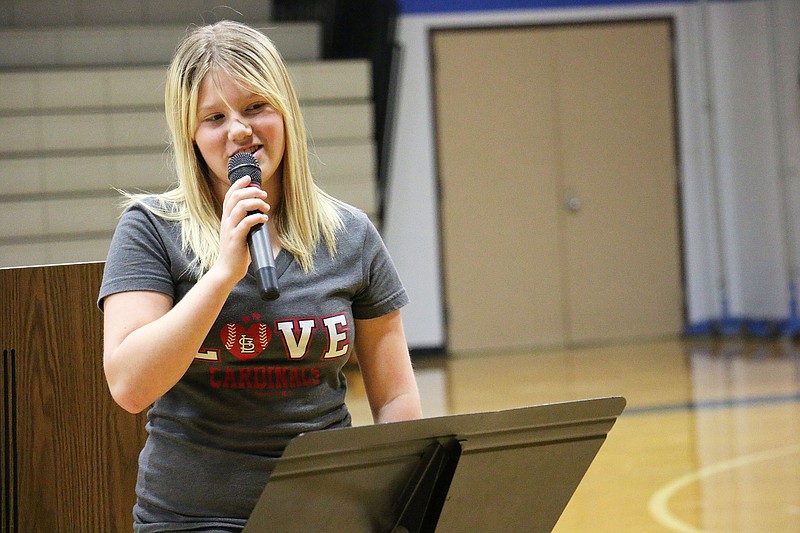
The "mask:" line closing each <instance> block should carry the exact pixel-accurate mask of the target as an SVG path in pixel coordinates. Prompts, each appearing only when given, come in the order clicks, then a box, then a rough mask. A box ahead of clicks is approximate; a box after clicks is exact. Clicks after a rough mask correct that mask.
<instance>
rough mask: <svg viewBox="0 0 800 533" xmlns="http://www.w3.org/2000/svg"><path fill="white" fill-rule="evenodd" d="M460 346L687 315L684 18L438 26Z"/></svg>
mask: <svg viewBox="0 0 800 533" xmlns="http://www.w3.org/2000/svg"><path fill="white" fill-rule="evenodd" d="M433 53H434V62H433V70H434V73H433V76H434V84H435V113H436V128H437V150H438V153H437V155H438V163H439V179H440V187H441V199H440V208H441V221H442V256H443V257H442V259H443V268H444V287H445V300H446V306H447V313H448V314H447V336H448V348H449V349H451V350H453V351H456V352H458V351H466V350H486V349H509V348H516V347H529V346H542V345H565V344H572V343H579V342H594V341H601V340H624V339H630V338H639V337H648V336H657V335H664V334H675V333H677V332H678V331H679V330H680V328H681V325H682V303H683V293H682V285H681V275H680V274H681V268H680V250H679V231H678V200H677V180H676V176H675V154H674V146H675V141H674V129H673V114H674V109H673V95H672V83H673V80H672V59H671V31H670V23H669V22H668V21H662V20H659V21H644V22H629V23H628V22H626V23H608V24H587V25H568V26H544V27H525V28H513V27H512V28H495V29H477V30H445V31H438V32H436V33H435V34H434V36H433Z"/></svg>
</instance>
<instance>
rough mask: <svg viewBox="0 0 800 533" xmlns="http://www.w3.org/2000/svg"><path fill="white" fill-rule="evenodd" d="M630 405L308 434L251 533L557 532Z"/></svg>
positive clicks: (257, 512) (544, 408) (580, 404)
mask: <svg viewBox="0 0 800 533" xmlns="http://www.w3.org/2000/svg"><path fill="white" fill-rule="evenodd" d="M624 408H625V399H624V398H622V397H610V398H596V399H589V400H581V401H574V402H564V403H555V404H547V405H538V406H533V407H524V408H518V409H508V410H502V411H492V412H481V413H472V414H464V415H452V416H443V417H437V418H426V419H422V420H413V421H408V422H397V423H392V424H382V425H372V426H361V427H354V428H345V429H335V430H330V431H320V432H314V433H307V434H303V435H300V436H298V437H297V438H295V439H294V440H292V441H291V442H290V443H289V446H287V448H286V450H285V452H284V454H283V456H282V457H281V459H280V461H278V463H277V465H276V467H275V470H274V471H273V473H272V476H271V477H270V481H269V483H267V486H266V487H265V488H264V492H263V493H262V495H261V498H260V499H259V501H258V502H257V504H256V506H255V508H254V509H253V512H252V514H251V516H250V519H249V520H248V523H247V526H246V527H245V529H244V533H272V532H276V533H277V532H280V533H295V532H296V533H301V532H303V533H305V532H309V531H320V532H326V533H331V532H333V533H338V532H342V533H362V532H363V533H373V532H374V533H384V532H386V533H428V532H433V531H436V532H437V533H447V532H454V533H462V532H467V531H478V532H481V533H494V532H497V533H500V532H502V533H509V532H515V531H519V532H525V533H530V532H538V531H551V530H552V529H553V527H554V526H555V524H556V522H557V521H558V519H559V517H560V516H561V513H562V512H563V510H564V508H565V507H566V505H567V503H568V502H569V500H570V498H572V494H573V493H574V491H575V489H576V488H577V487H578V484H579V483H580V481H581V479H582V478H583V476H584V474H585V473H586V470H587V469H588V468H589V465H590V464H591V462H592V461H593V460H594V457H595V456H596V455H597V452H598V451H599V449H600V446H602V444H603V442H604V441H605V438H606V435H607V433H608V431H609V430H610V429H611V427H612V426H613V425H614V423H615V422H616V419H617V417H618V416H619V415H620V414H621V413H622V410H623V409H624Z"/></svg>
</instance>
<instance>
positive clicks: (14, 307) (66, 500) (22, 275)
mask: <svg viewBox="0 0 800 533" xmlns="http://www.w3.org/2000/svg"><path fill="white" fill-rule="evenodd" d="M101 277H102V263H89V264H80V265H62V266H52V267H37V268H22V269H6V270H0V290H2V292H3V294H4V295H6V296H7V299H6V301H7V302H8V305H7V306H4V307H5V309H4V312H3V314H2V323H1V324H0V332H2V333H0V335H2V337H0V345H2V347H3V348H4V350H13V351H14V353H15V354H16V357H15V366H16V368H15V373H14V376H13V379H14V380H15V383H16V402H15V405H14V406H13V408H14V414H15V420H16V442H14V443H12V444H13V448H12V450H11V451H12V452H14V453H15V455H16V456H15V457H14V458H13V459H14V461H11V462H13V463H14V464H15V468H16V474H17V477H16V479H15V480H14V485H15V486H14V487H12V489H13V490H14V491H15V493H16V495H17V508H16V509H13V510H11V512H13V513H16V516H17V517H18V524H17V527H18V529H19V531H26V532H27V531H47V532H50V531H59V532H69V531H76V532H78V531H80V532H85V531H125V530H130V529H131V521H132V519H131V507H132V505H133V502H134V486H135V480H136V468H137V467H136V460H137V456H138V452H139V450H140V449H141V446H142V444H143V442H144V437H145V434H144V423H145V421H144V415H139V416H133V415H130V414H128V413H126V412H124V411H123V410H122V409H120V408H119V407H118V406H117V405H116V404H115V403H114V402H113V400H112V399H111V396H110V394H109V393H108V389H107V386H106V382H105V378H104V376H103V369H102V315H101V313H100V311H99V310H98V309H97V308H96V306H95V298H96V296H97V291H98V288H99V286H100V280H101ZM6 373H8V368H7V365H4V374H6ZM10 378H11V377H10V376H4V379H3V382H4V383H5V382H6V381H8V380H9V379H10ZM4 445H5V441H4ZM8 455H12V454H11V453H10V452H7V451H5V450H4V453H3V456H4V457H6V456H8ZM4 466H6V465H5V462H4ZM5 476H6V475H5V473H4V478H5Z"/></svg>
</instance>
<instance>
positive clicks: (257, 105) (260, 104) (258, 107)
mask: <svg viewBox="0 0 800 533" xmlns="http://www.w3.org/2000/svg"><path fill="white" fill-rule="evenodd" d="M266 105H267V104H265V103H264V102H256V103H254V104H250V107H249V108H248V109H249V110H250V111H259V110H261V109H263V108H264V107H266Z"/></svg>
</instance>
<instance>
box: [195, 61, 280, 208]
mask: <svg viewBox="0 0 800 533" xmlns="http://www.w3.org/2000/svg"><path fill="white" fill-rule="evenodd" d="M213 74H216V75H213ZM197 119H198V124H199V125H198V127H197V130H196V131H195V134H194V142H195V144H196V145H197V149H198V150H199V151H200V155H202V157H203V160H204V161H205V162H206V165H207V166H208V169H209V171H210V173H211V180H212V186H213V188H214V193H215V194H216V196H217V198H218V199H219V201H220V203H222V200H223V198H224V197H225V193H226V192H227V190H228V188H229V187H230V181H228V159H230V157H231V156H232V155H233V154H236V153H238V152H249V153H251V154H253V156H254V157H255V158H256V160H258V164H259V166H260V167H261V173H262V188H264V189H266V190H267V191H268V192H272V193H273V194H274V193H277V192H278V191H280V181H281V170H282V166H281V163H282V161H283V153H284V149H285V147H286V144H285V138H284V124H283V116H282V115H281V114H280V113H279V112H278V111H277V110H276V109H275V108H274V107H272V106H271V105H270V104H269V103H268V102H267V100H266V99H265V98H263V97H261V96H259V95H257V94H255V93H253V92H250V91H249V90H247V89H244V88H242V87H241V86H240V85H238V84H237V83H236V82H235V81H234V80H233V79H232V78H231V77H230V76H229V75H227V74H225V73H224V72H222V71H217V72H212V73H209V74H207V75H206V77H205V78H204V79H203V81H202V82H201V84H200V91H199V95H198V103H197ZM273 198H274V197H273Z"/></svg>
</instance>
